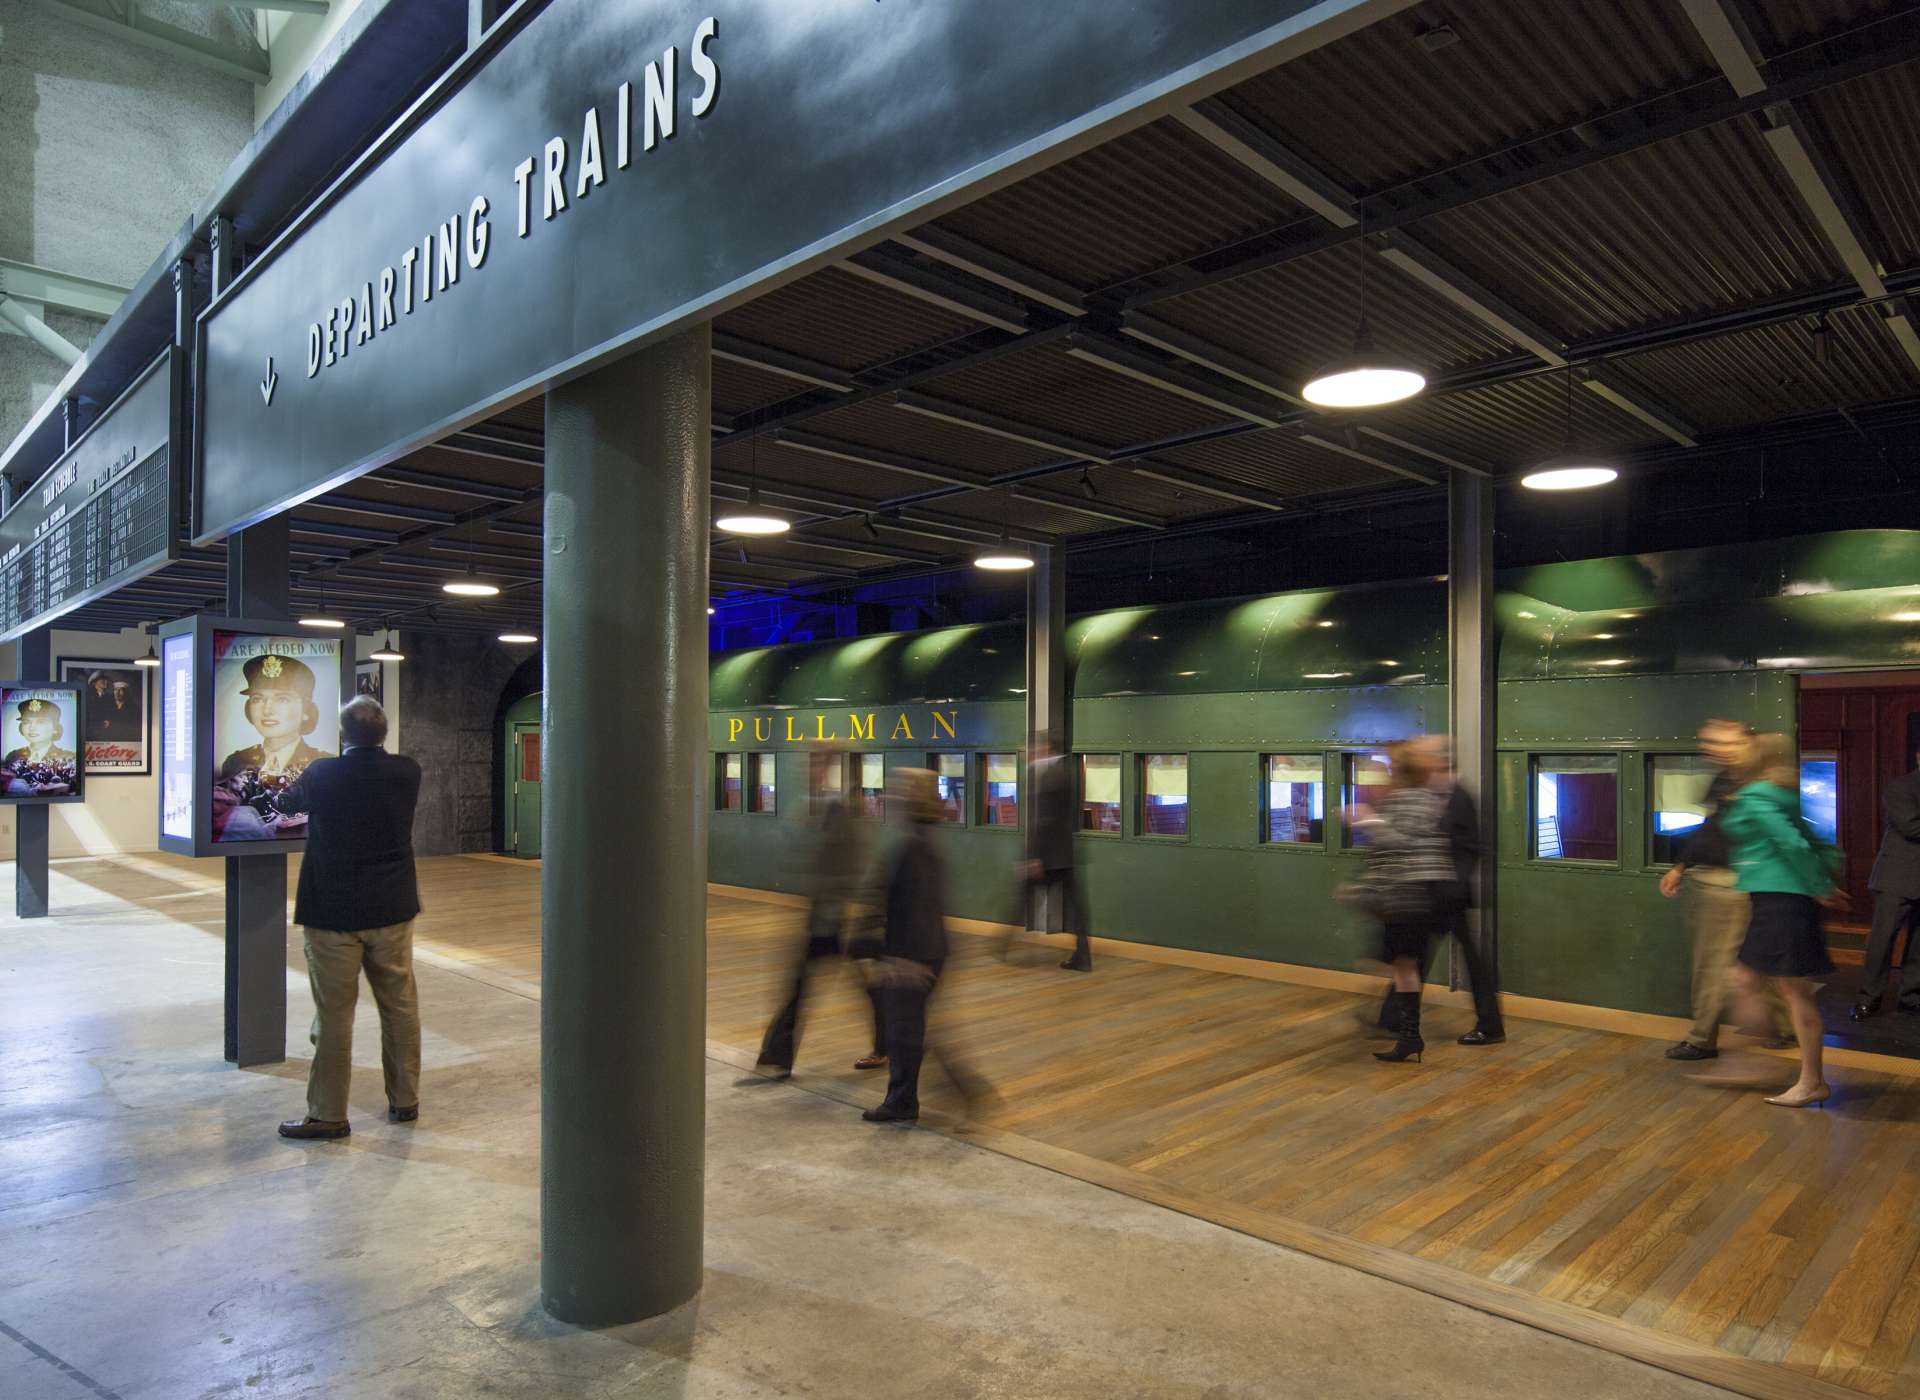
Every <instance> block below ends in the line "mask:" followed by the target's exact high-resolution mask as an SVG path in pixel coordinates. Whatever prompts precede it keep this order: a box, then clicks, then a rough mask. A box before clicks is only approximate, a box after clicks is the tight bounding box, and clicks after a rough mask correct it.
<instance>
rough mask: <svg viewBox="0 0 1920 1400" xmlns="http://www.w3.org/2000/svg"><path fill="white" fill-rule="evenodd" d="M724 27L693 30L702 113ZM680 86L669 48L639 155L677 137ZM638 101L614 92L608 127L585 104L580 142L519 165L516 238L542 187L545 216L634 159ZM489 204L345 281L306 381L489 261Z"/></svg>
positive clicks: (311, 347)
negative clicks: (364, 275)
mask: <svg viewBox="0 0 1920 1400" xmlns="http://www.w3.org/2000/svg"><path fill="white" fill-rule="evenodd" d="M719 32H720V22H719V20H717V19H715V18H713V17H712V16H708V17H707V18H706V19H703V20H701V21H700V23H699V25H698V26H697V27H696V28H695V29H694V31H693V42H692V43H691V44H690V45H689V46H688V49H687V63H688V65H689V66H690V67H691V68H692V70H693V76H694V77H696V78H698V79H699V80H700V87H699V90H698V91H696V92H694V93H692V94H691V100H690V102H689V105H688V110H689V111H690V112H691V113H692V114H693V116H695V117H696V118H697V117H704V116H706V115H707V113H708V112H710V111H712V110H713V104H714V103H715V101H716V100H718V98H719V96H720V66H719V64H718V63H716V62H715V61H714V58H713V55H712V53H711V52H710V46H711V45H712V43H713V41H714V39H715V37H716V36H717V35H718V34H719ZM679 91H680V48H679V46H678V45H669V46H668V47H667V50H666V52H665V53H663V54H662V55H661V56H660V57H659V58H658V59H656V60H655V61H653V62H651V63H649V64H647V66H646V70H645V73H644V74H643V77H642V92H641V103H640V106H641V111H640V150H641V152H642V153H643V154H644V153H646V152H650V151H653V150H655V149H656V148H657V147H658V146H659V145H660V143H661V142H663V141H666V140H669V139H671V138H672V136H673V129H674V121H675V117H676V115H677V111H678V94H679ZM633 98H634V92H633V84H632V83H622V84H620V87H619V89H618V91H617V92H616V93H615V94H614V99H615V109H614V117H613V119H612V122H611V127H612V130H611V131H610V132H609V131H608V130H606V126H607V123H604V122H603V120H602V118H601V115H600V108H599V106H598V105H595V106H592V107H589V108H587V111H586V115H585V117H584V119H583V120H582V122H581V127H580V136H579V139H578V142H577V144H570V143H569V141H568V139H567V137H566V136H565V135H560V136H554V137H551V138H550V139H549V140H548V141H547V143H546V145H545V146H544V147H543V148H542V150H541V153H540V155H539V156H537V157H535V156H529V157H527V158H526V159H525V160H523V161H521V162H520V163H519V164H518V165H516V166H515V167H514V168H513V171H512V175H513V186H514V206H515V213H516V224H515V232H516V233H517V235H518V236H519V237H521V238H526V237H527V236H528V235H529V234H531V233H532V232H533V226H534V220H533V210H534V206H535V198H534V190H535V186H536V185H537V186H538V188H539V209H540V219H541V222H546V221H550V220H552V219H553V218H554V217H555V216H557V215H560V214H563V213H565V212H566V211H567V209H568V208H569V207H570V205H571V204H574V203H579V202H581V201H584V200H585V199H587V198H588V196H589V195H591V194H592V193H593V191H594V189H595V188H597V187H598V186H600V185H604V184H606V182H607V180H608V178H609V176H608V172H609V167H611V169H612V171H614V172H616V173H617V172H619V171H622V170H625V169H627V168H628V166H629V165H630V164H631V163H632V160H633V146H634V142H633V136H634V131H633V120H634V110H633V107H634V102H633ZM609 143H610V144H611V146H612V150H611V151H610V152H609V150H608V146H609ZM536 171H538V172H539V174H538V178H537V179H536V176H535V172H536ZM492 210H493V205H492V203H491V202H490V201H489V200H488V198H487V196H486V195H483V194H480V195H475V196H474V197H473V200H472V202H471V203H469V204H468V205H467V208H466V212H465V213H455V214H454V215H453V216H452V217H451V218H449V219H448V220H447V221H446V222H445V223H442V224H439V225H437V226H436V227H434V228H431V229H429V230H427V232H426V233H425V234H424V235H423V236H422V237H421V239H420V241H419V242H418V243H413V244H409V245H408V246H407V249H406V251H405V252H403V253H401V254H400V256H399V257H398V258H397V259H396V260H395V261H394V262H392V263H390V264H388V265H387V266H385V267H383V268H381V269H380V270H379V272H378V274H377V275H376V276H373V277H370V278H368V279H366V280H365V281H363V282H362V283H361V284H360V285H359V286H358V287H348V288H347V289H346V295H344V296H342V297H341V298H340V300H339V301H338V302H337V303H335V304H334V305H333V306H331V307H329V308H328V309H327V314H326V316H325V317H324V318H323V319H318V320H315V321H313V322H311V323H310V324H309V325H308V326H307V378H309V379H312V378H314V377H315V376H317V375H318V374H319V373H320V371H321V370H323V369H325V368H327V367H328V366H329V365H335V364H338V363H339V362H340V361H342V360H344V359H346V358H347V356H348V354H349V353H351V352H352V351H354V350H356V349H358V348H359V347H360V346H362V345H365V344H367V342H369V341H371V340H374V339H376V338H378V337H379V336H381V335H384V334H385V333H386V332H388V331H390V330H392V329H393V328H394V327H396V326H398V325H400V324H401V323H403V322H404V321H405V320H406V318H407V317H409V316H411V315H413V314H414V311H415V309H416V308H419V307H424V306H426V305H427V304H428V303H429V302H431V301H432V300H433V299H434V297H435V296H436V295H439V296H445V295H449V294H455V293H457V291H458V288H459V285H460V270H461V266H462V264H464V265H465V266H466V269H467V270H468V271H469V272H476V273H477V272H479V271H480V270H481V269H482V268H483V267H485V266H486V263H487V254H488V253H489V252H490V251H491V250H492V247H493V225H492V223H491V222H490V221H489V216H490V215H491V213H492Z"/></svg>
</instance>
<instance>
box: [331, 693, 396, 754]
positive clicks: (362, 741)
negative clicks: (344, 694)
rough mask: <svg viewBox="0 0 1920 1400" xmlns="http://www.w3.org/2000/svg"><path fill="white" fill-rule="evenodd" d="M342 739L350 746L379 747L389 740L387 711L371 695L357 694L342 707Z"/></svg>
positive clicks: (343, 742)
mask: <svg viewBox="0 0 1920 1400" xmlns="http://www.w3.org/2000/svg"><path fill="white" fill-rule="evenodd" d="M340 741H341V743H342V744H343V745H345V746H346V747H348V748H361V747H365V748H376V749H377V748H379V747H380V745H382V744H384V743H386V742H387V712H386V711H385V710H383V709H381V708H380V702H379V701H378V700H376V699H374V698H373V697H372V696H371V695H356V696H354V697H353V699H351V700H349V701H347V703H346V704H344V705H342V706H341V707H340Z"/></svg>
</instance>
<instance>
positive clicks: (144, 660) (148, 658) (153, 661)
mask: <svg viewBox="0 0 1920 1400" xmlns="http://www.w3.org/2000/svg"><path fill="white" fill-rule="evenodd" d="M140 630H141V631H142V632H144V633H146V636H147V654H146V655H145V656H136V657H134V658H133V664H134V665H136V666H158V665H159V664H160V658H159V657H158V656H156V655H154V651H153V627H152V624H150V623H145V622H143V623H141V624H140Z"/></svg>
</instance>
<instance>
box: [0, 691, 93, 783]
mask: <svg viewBox="0 0 1920 1400" xmlns="http://www.w3.org/2000/svg"><path fill="white" fill-rule="evenodd" d="M80 704H81V701H80V687H79V686H76V685H45V684H36V685H29V684H26V683H24V682H20V681H14V682H11V683H9V684H7V685H4V686H0V801H4V802H9V803H15V804H22V803H41V802H78V801H80V800H81V797H82V793H81V787H82V784H83V783H84V782H85V775H84V774H83V773H82V772H81V771H80V758H79V755H80V750H81V747H82V743H83V740H82V737H81V736H82V735H83V734H84V733H85V731H84V730H83V729H82V728H81V718H80Z"/></svg>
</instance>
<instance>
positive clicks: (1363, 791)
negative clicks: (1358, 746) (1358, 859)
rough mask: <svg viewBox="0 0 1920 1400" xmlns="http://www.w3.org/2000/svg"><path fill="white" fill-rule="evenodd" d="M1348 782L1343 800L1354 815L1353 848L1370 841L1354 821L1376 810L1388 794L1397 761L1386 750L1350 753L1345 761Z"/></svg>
mask: <svg viewBox="0 0 1920 1400" xmlns="http://www.w3.org/2000/svg"><path fill="white" fill-rule="evenodd" d="M1345 769H1346V772H1345V775H1344V776H1345V781H1344V782H1342V783H1341V785H1340V800H1341V803H1342V805H1344V806H1345V807H1346V808H1347V810H1348V811H1349V812H1350V813H1351V814H1352V817H1351V818H1349V820H1348V821H1347V831H1346V840H1347V845H1348V846H1350V847H1360V846H1364V845H1366V844H1367V833H1366V832H1364V831H1355V830H1354V829H1353V823H1354V820H1355V819H1357V818H1360V817H1365V816H1367V815H1368V814H1370V813H1371V812H1372V811H1373V808H1374V804H1376V803H1377V802H1379V800H1380V799H1381V798H1382V797H1383V796H1385V795H1386V791H1387V780H1388V779H1389V778H1391V777H1392V776H1393V763H1392V760H1390V759H1389V758H1388V757H1387V755H1386V754H1385V753H1384V752H1382V751H1374V752H1371V753H1350V754H1347V755H1346V760H1345Z"/></svg>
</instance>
